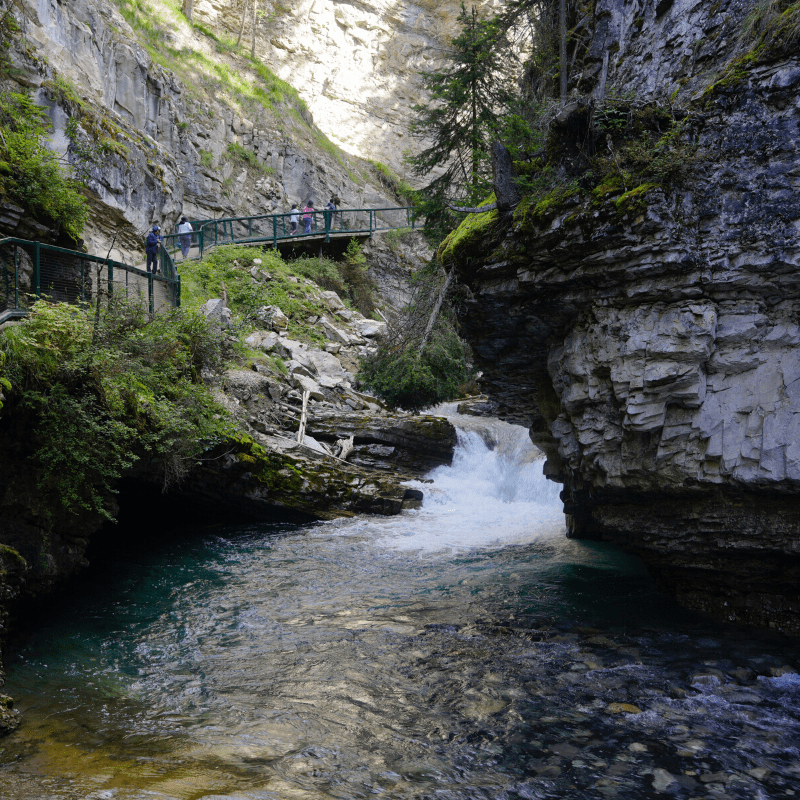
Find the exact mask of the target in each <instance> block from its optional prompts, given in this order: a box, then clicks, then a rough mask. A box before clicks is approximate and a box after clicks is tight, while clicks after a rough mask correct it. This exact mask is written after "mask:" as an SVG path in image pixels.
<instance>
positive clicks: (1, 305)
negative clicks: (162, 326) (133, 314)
mask: <svg viewBox="0 0 800 800" xmlns="http://www.w3.org/2000/svg"><path fill="white" fill-rule="evenodd" d="M159 265H160V274H152V273H148V272H146V271H145V270H142V269H138V268H136V267H131V266H128V265H127V264H123V263H122V262H119V261H112V260H111V259H106V258H103V257H102V256H91V255H89V254H88V253H80V252H78V251H77V250H67V249H65V248H63V247H55V246H54V245H49V244H44V243H42V242H30V241H28V240H26V239H16V238H6V239H0V323H2V322H5V321H6V320H8V319H19V318H20V317H24V316H25V315H26V314H27V312H28V308H29V307H30V306H31V304H32V303H33V302H34V301H35V300H38V299H40V298H42V297H46V298H48V299H50V300H55V301H58V302H66V303H81V302H88V301H90V300H91V299H92V298H96V297H97V295H98V293H100V294H101V295H107V296H109V297H110V296H111V295H114V296H123V297H126V298H128V299H130V300H134V301H139V302H142V303H146V304H147V308H148V310H149V311H150V313H151V314H155V313H156V312H157V311H158V310H159V309H161V308H162V307H170V308H174V307H177V306H180V302H181V283H180V277H179V276H178V273H177V270H176V269H175V262H174V260H173V258H172V256H171V255H170V253H169V252H168V251H167V250H166V248H164V247H162V248H161V251H160V254H159Z"/></svg>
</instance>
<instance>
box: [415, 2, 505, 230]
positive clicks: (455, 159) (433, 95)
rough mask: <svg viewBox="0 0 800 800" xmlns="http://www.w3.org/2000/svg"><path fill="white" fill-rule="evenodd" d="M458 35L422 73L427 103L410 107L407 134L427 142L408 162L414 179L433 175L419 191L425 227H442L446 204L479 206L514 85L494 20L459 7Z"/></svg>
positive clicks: (485, 192)
mask: <svg viewBox="0 0 800 800" xmlns="http://www.w3.org/2000/svg"><path fill="white" fill-rule="evenodd" d="M458 22H459V24H460V26H461V33H459V35H458V36H456V37H455V38H454V39H453V40H452V44H451V49H450V52H449V53H448V56H447V59H446V62H445V64H444V65H443V66H442V68H441V69H440V70H438V71H435V72H428V73H422V74H423V79H424V85H425V88H426V89H427V90H428V93H429V95H430V100H429V102H427V103H425V104H422V105H416V106H414V107H413V110H414V115H415V116H414V119H413V120H412V123H411V126H410V128H411V132H412V134H413V135H414V136H415V137H417V138H419V139H422V140H424V141H426V142H428V143H429V144H428V146H427V147H426V148H425V149H424V150H423V151H422V152H421V153H419V154H418V155H415V156H411V157H409V159H408V163H409V164H410V165H411V166H412V168H413V172H414V174H415V175H419V176H427V175H429V174H431V173H432V172H436V171H440V172H439V174H438V175H437V176H436V177H435V178H434V179H433V180H432V181H431V182H430V183H429V184H428V186H427V187H426V188H425V189H423V190H422V193H421V194H422V198H421V199H422V208H421V211H422V213H424V214H425V215H426V217H427V220H428V223H429V225H430V223H431V222H433V223H434V224H436V223H439V224H438V227H440V228H441V227H445V228H446V227H447V226H446V225H445V224H443V223H445V221H446V219H443V217H444V218H446V217H447V216H448V215H447V210H446V208H447V202H448V201H457V202H459V203H465V204H466V205H474V204H475V203H477V202H479V201H480V200H481V199H482V198H483V197H484V196H485V195H486V194H487V193H488V191H489V186H490V184H491V177H490V174H489V158H488V155H489V146H490V144H491V142H492V140H493V138H494V133H495V131H496V129H497V125H498V119H499V116H500V115H501V114H502V112H503V111H505V110H506V109H507V108H508V107H509V106H510V105H511V104H512V102H513V100H514V98H515V95H516V92H515V85H516V84H515V81H514V80H513V78H511V77H510V75H509V74H508V70H507V69H506V61H507V60H508V59H509V58H510V54H509V50H508V48H506V47H504V46H503V34H502V29H501V27H500V26H499V25H498V24H497V22H496V21H495V20H494V19H491V20H482V19H480V18H479V17H478V12H477V10H476V9H475V7H473V8H472V9H471V10H470V11H467V9H466V6H465V5H464V4H463V3H462V4H461V12H460V14H459V15H458Z"/></svg>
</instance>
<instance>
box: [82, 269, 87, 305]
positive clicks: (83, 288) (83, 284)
mask: <svg viewBox="0 0 800 800" xmlns="http://www.w3.org/2000/svg"><path fill="white" fill-rule="evenodd" d="M85 299H86V261H85V260H84V259H81V302H83V301H84V300H85Z"/></svg>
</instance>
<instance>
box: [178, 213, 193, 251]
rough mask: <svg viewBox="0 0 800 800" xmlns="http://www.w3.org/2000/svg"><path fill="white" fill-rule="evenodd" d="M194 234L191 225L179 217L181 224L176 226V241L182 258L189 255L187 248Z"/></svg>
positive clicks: (184, 218)
mask: <svg viewBox="0 0 800 800" xmlns="http://www.w3.org/2000/svg"><path fill="white" fill-rule="evenodd" d="M193 233H194V228H193V227H192V223H191V222H189V220H188V219H186V217H181V223H180V225H178V241H179V242H180V245H181V253H182V254H183V257H184V258H186V256H188V255H189V248H190V247H191V246H192V234H193Z"/></svg>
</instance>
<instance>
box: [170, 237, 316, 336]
mask: <svg viewBox="0 0 800 800" xmlns="http://www.w3.org/2000/svg"><path fill="white" fill-rule="evenodd" d="M256 258H260V259H261V261H262V262H263V263H262V264H261V268H262V269H263V270H265V271H266V272H268V273H269V274H270V275H271V276H272V280H270V281H266V282H257V283H256V282H254V281H253V280H252V278H251V276H250V268H251V267H252V266H253V260H254V259H256ZM295 272H296V270H295V268H294V266H293V265H292V264H291V263H286V262H285V261H284V260H283V259H282V258H281V255H280V253H278V252H277V251H275V250H271V249H262V248H260V247H240V246H239V245H224V246H221V247H216V248H214V250H212V251H211V252H210V253H208V254H207V255H206V256H205V257H204V258H203V260H202V261H187V262H186V263H184V264H182V265H181V300H182V304H183V305H185V306H186V307H188V308H197V307H199V306H200V305H202V304H203V303H205V302H206V300H209V299H210V298H213V297H220V296H221V292H222V284H223V283H224V284H225V288H226V290H227V292H228V303H229V306H230V308H231V311H232V312H233V314H234V323H235V330H237V332H239V333H242V334H245V333H246V332H247V331H249V330H251V329H252V328H253V327H254V326H255V325H257V324H258V322H257V320H258V310H259V309H260V308H262V307H263V306H270V305H277V306H279V307H280V309H281V311H283V313H284V314H286V316H287V317H288V318H289V334H290V335H291V336H292V338H295V339H298V340H300V341H305V342H313V343H316V344H322V343H323V342H324V341H325V337H324V336H323V334H322V333H321V331H320V330H319V329H318V328H315V327H314V326H312V325H309V324H308V321H307V320H308V317H311V316H322V314H324V313H326V309H325V307H324V306H322V305H321V304H320V303H319V302H318V301H316V300H314V299H313V298H312V297H311V295H313V294H314V293H315V291H316V287H312V286H306V285H305V284H304V283H302V282H300V283H293V282H292V281H290V280H289V278H290V277H297V275H296V274H295Z"/></svg>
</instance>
